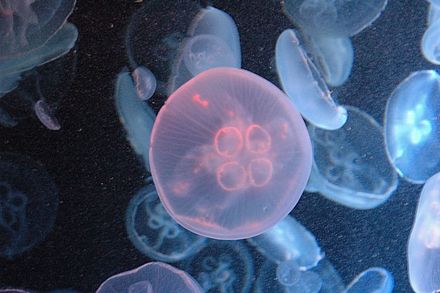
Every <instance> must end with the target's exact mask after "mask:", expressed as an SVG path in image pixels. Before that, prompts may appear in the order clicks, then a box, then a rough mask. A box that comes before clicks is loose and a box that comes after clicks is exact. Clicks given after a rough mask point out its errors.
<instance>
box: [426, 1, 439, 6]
mask: <svg viewBox="0 0 440 293" xmlns="http://www.w3.org/2000/svg"><path fill="white" fill-rule="evenodd" d="M427 1H428V2H429V3H431V6H435V7H440V0H427Z"/></svg>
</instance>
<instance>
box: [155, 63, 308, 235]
mask: <svg viewBox="0 0 440 293" xmlns="http://www.w3.org/2000/svg"><path fill="white" fill-rule="evenodd" d="M150 164H151V173H152V175H153V180H154V182H155V184H156V188H157V191H158V194H159V197H160V199H161V201H162V203H163V205H164V207H165V209H166V210H167V211H168V213H169V214H170V215H171V216H172V217H173V218H174V219H175V220H176V221H177V222H178V223H179V224H181V225H182V226H184V227H185V228H187V229H188V230H190V231H192V232H194V233H197V234H199V235H202V236H206V237H211V238H215V239H225V240H226V239H228V240H230V239H243V238H249V237H253V236H256V235H258V234H261V233H263V232H264V231H266V230H267V229H269V228H271V227H272V226H273V225H275V224H276V223H277V222H278V221H280V220H281V219H282V218H284V217H285V216H286V215H287V214H288V213H289V212H290V211H291V210H292V209H293V207H294V206H295V205H296V203H297V202H298V200H299V198H300V196H301V194H302V192H303V190H304V188H305V185H306V183H307V180H308V178H309V175H310V170H311V164H312V150H311V143H310V138H309V135H308V133H307V129H306V127H305V124H304V121H303V120H302V118H301V116H300V114H299V113H298V112H297V110H296V109H295V108H294V106H293V105H292V104H291V102H290V101H289V99H288V98H287V97H286V95H285V94H284V93H283V92H282V91H281V90H279V89H278V88H277V87H276V86H274V85H273V84H271V83H270V82H268V81H267V80H265V79H263V78H262V77H260V76H258V75H255V74H253V73H251V72H248V71H246V70H242V69H236V68H214V69H210V70H207V71H205V72H202V73H200V74H198V75H197V76H196V77H194V78H193V79H191V80H190V81H188V82H187V83H186V84H184V85H183V86H181V87H180V88H179V89H178V90H176V91H175V92H174V93H173V94H172V95H171V96H170V97H169V98H168V100H167V101H166V103H165V105H164V106H163V107H162V109H161V110H160V112H159V114H158V116H157V119H156V122H155V123H154V126H153V131H152V135H151V145H150Z"/></svg>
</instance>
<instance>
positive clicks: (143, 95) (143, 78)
mask: <svg viewBox="0 0 440 293" xmlns="http://www.w3.org/2000/svg"><path fill="white" fill-rule="evenodd" d="M132 77H133V80H134V85H135V87H136V93H137V95H138V97H139V98H140V99H141V100H148V99H149V98H151V97H152V96H153V94H154V92H155V91H156V85H157V84H156V77H154V74H153V73H152V72H151V71H150V70H149V69H148V68H146V67H144V66H138V67H137V68H136V69H135V70H134V71H133V73H132Z"/></svg>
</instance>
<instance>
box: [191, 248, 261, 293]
mask: <svg viewBox="0 0 440 293" xmlns="http://www.w3.org/2000/svg"><path fill="white" fill-rule="evenodd" d="M184 265H185V270H186V271H187V272H188V273H189V274H191V275H192V276H194V277H195V279H196V280H197V281H198V282H199V284H200V286H201V287H202V289H203V292H206V293H212V292H249V291H250V290H251V288H252V280H253V278H254V263H253V261H252V256H251V254H250V252H249V249H248V248H247V247H246V245H245V244H244V243H243V242H240V241H218V240H210V241H209V243H208V245H207V246H206V247H204V248H203V249H202V250H201V251H200V252H198V253H197V254H195V255H194V256H192V257H191V258H190V259H188V260H187V261H186V262H185V264H184Z"/></svg>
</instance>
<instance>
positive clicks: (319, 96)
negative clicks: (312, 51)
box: [275, 29, 347, 129]
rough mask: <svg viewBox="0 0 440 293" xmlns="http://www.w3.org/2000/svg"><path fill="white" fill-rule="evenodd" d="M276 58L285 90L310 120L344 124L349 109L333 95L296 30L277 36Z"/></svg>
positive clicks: (331, 125)
mask: <svg viewBox="0 0 440 293" xmlns="http://www.w3.org/2000/svg"><path fill="white" fill-rule="evenodd" d="M275 61H276V66H277V72H278V77H279V79H280V82H281V85H282V87H283V90H284V92H285V93H286V94H287V95H288V96H289V98H290V99H291V101H292V102H293V104H294V105H295V106H296V108H297V109H298V110H299V112H300V113H301V115H302V116H303V117H304V118H305V119H306V120H307V121H309V122H310V123H312V124H314V125H316V126H318V127H321V128H324V129H338V128H340V127H342V126H343V125H344V123H345V122H346V121H347V111H346V109H345V108H344V107H342V106H338V105H337V104H336V103H335V102H334V100H333V99H332V97H331V94H330V91H329V90H328V88H327V85H326V84H325V82H324V80H323V79H322V78H321V76H320V74H319V72H318V69H317V68H316V67H315V65H314V64H313V62H312V61H311V60H310V59H309V57H308V56H307V54H306V53H305V51H304V50H303V49H302V47H301V45H300V43H299V40H298V38H297V35H296V32H295V31H294V30H291V29H288V30H285V31H284V32H283V33H282V34H281V35H280V36H279V37H278V40H277V44H276V48H275Z"/></svg>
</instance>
